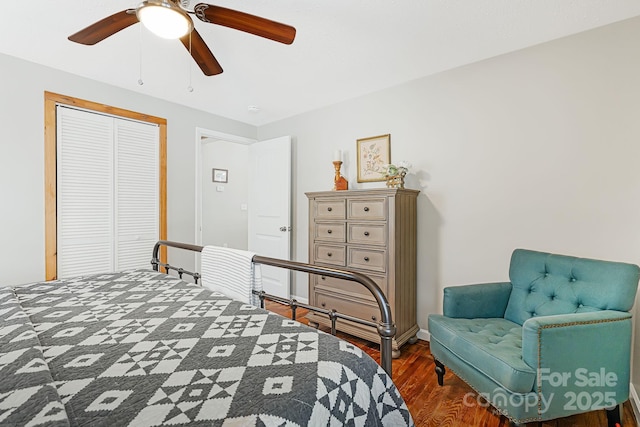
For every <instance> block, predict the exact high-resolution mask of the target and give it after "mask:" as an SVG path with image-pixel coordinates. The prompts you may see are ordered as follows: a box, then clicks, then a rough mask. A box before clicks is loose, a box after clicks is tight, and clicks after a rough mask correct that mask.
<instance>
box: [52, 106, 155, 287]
mask: <svg viewBox="0 0 640 427" xmlns="http://www.w3.org/2000/svg"><path fill="white" fill-rule="evenodd" d="M56 129H57V131H56V132H57V133H56V182H57V188H56V192H57V203H56V218H57V227H56V239H57V276H58V277H60V278H62V277H70V276H77V275H83V274H91V273H99V272H109V271H111V272H112V271H121V270H125V269H131V268H148V267H149V265H150V264H149V260H150V258H151V253H152V248H153V245H154V244H155V243H156V242H157V240H158V239H159V230H160V225H159V169H160V168H159V152H160V150H159V139H160V138H159V126H158V125H157V124H153V123H146V122H141V121H136V120H129V119H126V118H121V117H116V116H111V115H106V114H101V113H96V112H92V111H87V110H83V109H77V108H71V107H67V106H63V105H57V106H56Z"/></svg>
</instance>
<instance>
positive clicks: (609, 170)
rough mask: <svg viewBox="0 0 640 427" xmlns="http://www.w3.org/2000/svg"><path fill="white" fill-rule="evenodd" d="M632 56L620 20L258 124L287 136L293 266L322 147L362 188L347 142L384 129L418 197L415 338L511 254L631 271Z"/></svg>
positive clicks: (639, 24)
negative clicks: (569, 258) (292, 153)
mask: <svg viewBox="0 0 640 427" xmlns="http://www.w3.org/2000/svg"><path fill="white" fill-rule="evenodd" d="M638 52H640V19H634V20H629V21H625V22H622V23H618V24H614V25H611V26H607V27H604V28H601V29H597V30H594V31H590V32H587V33H583V34H579V35H576V36H573V37H569V38H566V39H562V40H558V41H554V42H551V43H547V44H543V45H539V46H536V47H532V48H528V49H525V50H522V51H518V52H515V53H512V54H508V55H504V56H500V57H496V58H493V59H490V60H486V61H483V62H479V63H475V64H471V65H468V66H465V67H461V68H458V69H455V70H452V71H448V72H445V73H441V74H439V75H435V76H431V77H426V78H423V79H420V80H417V81H413V82H410V83H407V84H404V85H401V86H398V87H395V88H391V89H388V90H384V91H381V92H378V93H375V94H371V95H369V96H365V97H362V98H359V99H354V100H351V101H348V102H344V103H341V104H338V105H334V106H331V107H329V108H325V109H322V110H318V111H314V112H310V113H307V114H303V115H300V116H297V117H293V118H290V119H287V120H283V121H280V122H277V123H273V124H270V125H267V126H262V127H260V128H259V130H258V137H259V138H260V139H266V138H270V137H274V136H277V135H282V134H285V133H286V134H291V135H294V136H295V137H296V150H297V152H296V157H295V160H294V163H295V165H296V168H297V169H296V172H295V176H294V194H295V200H294V205H295V209H296V215H295V221H296V222H295V224H294V230H295V232H296V234H295V241H296V252H295V257H296V259H298V260H307V258H308V254H307V243H308V236H307V228H308V205H307V200H306V197H305V196H304V193H305V192H307V191H317V190H328V189H330V188H331V183H332V176H333V175H332V170H333V169H332V165H331V159H332V154H333V151H334V150H336V149H342V150H343V152H345V151H346V156H347V160H346V162H345V163H346V164H347V176H348V177H349V178H350V180H349V181H350V188H358V187H363V186H362V185H359V184H358V183H357V182H356V179H355V177H356V171H355V148H356V139H357V138H363V137H368V136H374V135H380V134H385V133H390V134H391V158H392V161H399V160H408V161H410V162H411V163H412V164H413V166H414V168H413V173H412V175H411V176H410V177H409V182H408V185H407V186H408V187H410V188H417V189H420V190H421V191H422V192H421V194H420V196H419V205H418V216H419V220H418V221H419V225H418V259H419V267H418V321H419V324H420V326H421V328H423V329H426V328H427V316H428V314H429V313H437V312H440V311H441V306H442V294H443V288H444V287H445V286H451V285H459V284H466V283H477V282H490V281H501V280H505V279H507V278H508V275H507V273H508V266H509V257H510V254H511V252H512V251H513V249H514V248H518V247H523V248H530V249H536V250H543V251H551V252H556V253H563V254H571V255H576V256H584V257H593V258H601V259H608V260H618V261H628V262H633V263H639V262H640V237H639V235H638V232H639V230H640V167H638V159H640V142H639V141H640V119H639V118H640V80H639V79H638V76H640V55H639V54H638ZM381 185H382V183H380V184H379V185H378V186H381ZM369 186H371V185H369ZM296 279H297V280H296V283H295V288H294V290H293V294H295V295H299V296H306V295H307V282H306V280H305V279H304V278H303V276H300V275H298V276H296ZM638 324H639V323H638V320H637V318H636V326H638ZM639 330H640V327H636V332H635V334H636V335H638V334H639V332H638V331H639ZM635 346H636V352H635V354H636V355H640V348H638V347H640V337H638V336H636V340H635ZM639 359H640V356H636V357H634V365H635V366H634V383H635V384H640V361H639Z"/></svg>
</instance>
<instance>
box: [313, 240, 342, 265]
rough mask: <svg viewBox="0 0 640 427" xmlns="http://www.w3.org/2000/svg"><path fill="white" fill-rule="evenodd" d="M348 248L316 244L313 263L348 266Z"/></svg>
mask: <svg viewBox="0 0 640 427" xmlns="http://www.w3.org/2000/svg"><path fill="white" fill-rule="evenodd" d="M345 254H346V248H345V247H344V246H339V245H323V244H316V245H315V246H314V254H313V263H314V264H315V263H318V262H319V263H323V264H331V265H339V266H345V265H346V262H345V260H346V256H345Z"/></svg>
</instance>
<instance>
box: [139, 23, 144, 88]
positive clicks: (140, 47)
mask: <svg viewBox="0 0 640 427" xmlns="http://www.w3.org/2000/svg"><path fill="white" fill-rule="evenodd" d="M139 28H140V33H139V37H138V49H139V50H140V54H139V56H138V61H139V63H138V67H139V68H138V84H139V85H140V86H142V85H143V84H144V82H143V81H142V25H140V26H139Z"/></svg>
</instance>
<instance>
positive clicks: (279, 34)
mask: <svg viewBox="0 0 640 427" xmlns="http://www.w3.org/2000/svg"><path fill="white" fill-rule="evenodd" d="M193 10H194V11H195V13H196V16H197V17H198V18H199V19H200V20H201V21H203V22H209V23H212V24H218V25H223V26H225V27H229V28H234V29H236V30H240V31H244V32H245V33H251V34H255V35H256V36H260V37H264V38H267V39H270V40H275V41H277V42H280V43H284V44H291V43H293V39H294V38H295V36H296V29H295V28H293V27H292V26H290V25H286V24H281V23H279V22H275V21H271V20H269V19H265V18H261V17H259V16H255V15H249V14H248V13H244V12H239V11H237V10H233V9H227V8H225V7H220V6H213V5H210V4H206V3H198V4H197V5H196V7H195V8H194V9H193Z"/></svg>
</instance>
